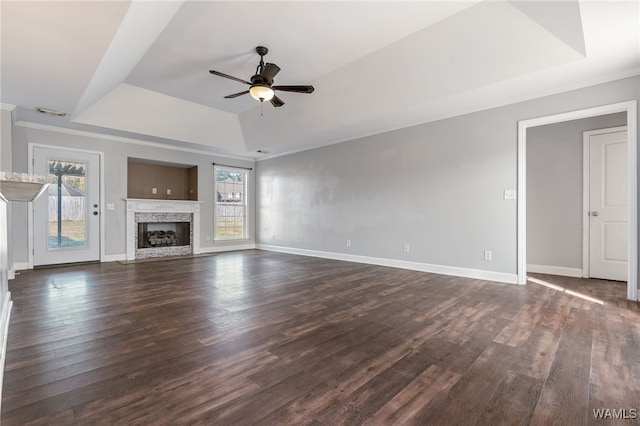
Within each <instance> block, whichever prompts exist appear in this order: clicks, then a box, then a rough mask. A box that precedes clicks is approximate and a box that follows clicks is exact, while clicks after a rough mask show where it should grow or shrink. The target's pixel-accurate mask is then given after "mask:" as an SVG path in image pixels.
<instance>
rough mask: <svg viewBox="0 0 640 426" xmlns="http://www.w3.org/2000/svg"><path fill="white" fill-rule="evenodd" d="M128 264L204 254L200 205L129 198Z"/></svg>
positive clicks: (194, 202)
mask: <svg viewBox="0 0 640 426" xmlns="http://www.w3.org/2000/svg"><path fill="white" fill-rule="evenodd" d="M125 201H126V206H127V260H134V259H148V258H152V257H166V256H183V255H187V254H199V252H200V238H199V228H200V203H199V202H197V201H179V200H143V199H132V198H127V199H126V200H125Z"/></svg>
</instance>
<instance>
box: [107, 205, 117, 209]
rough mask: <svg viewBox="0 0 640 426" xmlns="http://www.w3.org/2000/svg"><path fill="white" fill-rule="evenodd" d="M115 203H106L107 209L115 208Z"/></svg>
mask: <svg viewBox="0 0 640 426" xmlns="http://www.w3.org/2000/svg"><path fill="white" fill-rule="evenodd" d="M115 209H116V205H115V204H114V203H107V210H115Z"/></svg>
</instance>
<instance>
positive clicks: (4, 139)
mask: <svg viewBox="0 0 640 426" xmlns="http://www.w3.org/2000/svg"><path fill="white" fill-rule="evenodd" d="M0 120H1V121H0V170H1V171H3V172H10V171H12V170H11V125H12V122H11V111H9V110H6V109H0Z"/></svg>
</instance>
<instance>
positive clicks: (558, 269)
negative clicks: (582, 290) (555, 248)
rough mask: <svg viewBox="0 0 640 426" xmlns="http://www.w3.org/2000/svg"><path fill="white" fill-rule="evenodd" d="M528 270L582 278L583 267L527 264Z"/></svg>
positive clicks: (536, 272)
mask: <svg viewBox="0 0 640 426" xmlns="http://www.w3.org/2000/svg"><path fill="white" fill-rule="evenodd" d="M527 272H533V273H534V274H549V275H560V276H563V277H573V278H582V269H578V268H566V267H564V266H548V265H527Z"/></svg>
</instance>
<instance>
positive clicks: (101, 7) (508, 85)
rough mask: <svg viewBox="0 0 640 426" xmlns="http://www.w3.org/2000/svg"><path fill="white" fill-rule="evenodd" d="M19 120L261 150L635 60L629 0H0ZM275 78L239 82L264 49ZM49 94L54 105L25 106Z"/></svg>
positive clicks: (495, 99)
mask: <svg viewBox="0 0 640 426" xmlns="http://www.w3.org/2000/svg"><path fill="white" fill-rule="evenodd" d="M0 8H1V9H0V12H1V19H2V21H1V33H0V35H1V37H2V39H1V41H2V51H1V57H0V60H1V72H2V74H1V75H0V78H1V83H2V84H1V87H0V90H1V91H0V101H1V102H2V103H3V104H9V105H15V106H17V107H18V108H17V109H16V112H15V116H16V118H17V119H18V120H24V121H32V122H38V123H43V124H51V125H56V126H60V127H69V128H74V129H84V130H98V131H100V132H102V133H109V134H114V135H119V136H128V137H134V138H138V139H145V140H152V141H158V142H161V143H167V144H174V145H177V146H181V147H188V148H196V149H200V150H203V151H210V152H219V153H224V154H233V155H237V156H244V157H261V156H264V154H259V153H257V151H258V150H263V151H267V152H268V153H269V154H268V155H279V154H281V153H285V152H292V151H299V150H303V149H308V148H311V147H316V146H322V145H327V144H331V143H336V142H341V141H345V140H349V139H353V138H356V137H360V136H364V135H369V134H374V133H378V132H383V131H386V130H390V129H395V128H399V127H403V126H408V125H412V124H417V123H421V122H427V121H430V120H434V119H438V118H443V117H447V116H452V115H456V114H461V113H466V112H470V111H474V110H478V109H482V108H487V107H490V106H495V105H501V104H505V103H507V102H513V101H515V100H523V99H529V98H533V97H537V96H540V95H541V94H548V93H553V92H555V91H562V90H568V89H573V88H577V87H581V86H586V85H590V84H595V83H600V82H604V81H609V80H614V79H618V78H623V77H628V76H631V75H637V74H639V73H640V42H639V39H640V32H639V28H640V26H639V3H638V1H627V2H620V1H603V2H596V1H581V2H578V1H576V0H573V1H562V2H561V1H469V2H462V1H440V2H436V1H408V2H398V1H387V2H368V1H347V2H337V1H335V2H334V1H321V2H312V1H295V2H294V1H281V2H270V1H254V2H246V1H227V2H223V1H189V0H187V1H184V2H183V1H132V2H131V1H126V2H125V1H73V2H60V1H42V2H33V1H7V0H2V2H1V3H0ZM258 45H264V46H267V47H268V48H269V49H270V51H269V54H268V55H267V56H266V58H265V59H266V61H268V62H274V63H276V64H278V65H279V66H280V68H282V71H281V72H280V73H279V74H278V76H277V77H276V79H275V80H276V84H312V85H314V87H315V89H316V90H315V92H314V93H313V94H311V95H306V94H297V93H286V92H280V93H278V96H279V97H280V98H281V99H282V100H284V101H285V103H286V105H285V106H283V107H281V108H273V107H272V106H271V105H270V104H268V103H265V104H264V105H263V108H262V113H263V115H261V113H260V110H261V108H260V105H259V103H258V102H257V101H255V100H253V99H252V98H251V97H250V96H248V95H245V96H242V97H238V98H235V99H224V98H223V96H225V95H228V94H232V93H235V92H240V91H243V90H246V88H247V86H245V85H242V84H241V83H238V82H235V81H232V80H228V79H224V78H221V77H218V76H214V75H211V74H210V73H209V72H208V71H209V70H210V69H215V70H217V71H220V72H223V73H226V74H230V75H233V76H236V77H239V78H241V79H243V80H249V79H250V77H251V75H252V74H253V73H254V71H255V68H256V65H257V64H258V61H259V56H258V55H257V54H256V53H255V47H256V46H258ZM37 107H47V108H52V109H56V110H60V111H64V112H66V113H67V114H68V115H67V116H66V117H64V118H59V117H51V116H46V115H43V114H39V113H36V112H35V109H36V108H37Z"/></svg>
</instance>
